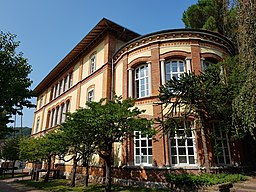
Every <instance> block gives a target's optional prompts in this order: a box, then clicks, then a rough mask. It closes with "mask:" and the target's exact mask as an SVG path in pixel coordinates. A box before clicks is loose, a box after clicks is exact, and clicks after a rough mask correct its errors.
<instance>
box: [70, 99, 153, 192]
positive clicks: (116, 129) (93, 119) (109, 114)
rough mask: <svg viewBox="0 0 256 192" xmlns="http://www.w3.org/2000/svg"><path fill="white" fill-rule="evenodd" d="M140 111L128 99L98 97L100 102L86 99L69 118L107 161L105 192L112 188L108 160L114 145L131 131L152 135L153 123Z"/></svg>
mask: <svg viewBox="0 0 256 192" xmlns="http://www.w3.org/2000/svg"><path fill="white" fill-rule="evenodd" d="M142 112H143V111H141V110H139V109H138V108H137V107H134V102H133V101H132V100H131V99H127V100H123V101H121V98H117V97H116V98H115V99H114V100H106V99H101V100H100V101H99V102H88V103H87V107H86V108H84V109H79V110H78V111H77V112H75V113H74V114H72V116H71V118H72V120H73V121H74V122H76V124H77V125H76V126H78V127H80V128H81V129H82V130H81V131H83V132H85V133H84V134H85V135H86V137H85V138H91V139H92V140H93V144H92V145H93V146H94V147H95V151H96V152H97V153H98V154H99V156H100V157H101V158H102V159H103V160H104V161H105V164H106V180H105V184H106V187H105V191H111V162H112V151H113V144H114V143H115V142H122V141H123V140H125V139H127V138H128V137H131V136H133V134H134V131H142V133H145V134H152V133H153V132H154V131H153V129H152V128H151V124H152V122H151V121H150V120H147V119H145V118H140V117H139V115H140V114H141V113H142Z"/></svg>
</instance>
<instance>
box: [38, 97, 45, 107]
mask: <svg viewBox="0 0 256 192" xmlns="http://www.w3.org/2000/svg"><path fill="white" fill-rule="evenodd" d="M43 98H44V97H43V96H41V97H40V100H39V109H40V108H41V107H42V106H43Z"/></svg>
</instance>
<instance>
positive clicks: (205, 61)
mask: <svg viewBox="0 0 256 192" xmlns="http://www.w3.org/2000/svg"><path fill="white" fill-rule="evenodd" d="M212 64H213V62H211V61H207V60H203V61H202V71H205V70H206V69H207V68H208V67H209V66H210V65H212Z"/></svg>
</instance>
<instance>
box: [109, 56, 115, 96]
mask: <svg viewBox="0 0 256 192" xmlns="http://www.w3.org/2000/svg"><path fill="white" fill-rule="evenodd" d="M113 56H114V55H113ZM113 56H112V59H111V87H110V100H113V99H114V59H113Z"/></svg>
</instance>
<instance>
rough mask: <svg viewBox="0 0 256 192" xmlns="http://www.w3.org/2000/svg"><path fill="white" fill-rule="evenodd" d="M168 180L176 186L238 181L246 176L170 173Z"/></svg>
mask: <svg viewBox="0 0 256 192" xmlns="http://www.w3.org/2000/svg"><path fill="white" fill-rule="evenodd" d="M166 180H167V182H169V183H171V184H172V185H173V184H174V185H175V186H210V185H216V184H221V183H227V182H231V183H234V182H238V181H244V180H246V177H245V176H243V175H241V174H227V173H220V174H207V173H204V174H201V175H194V174H188V173H181V174H173V173H172V174H168V175H167V176H166Z"/></svg>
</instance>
